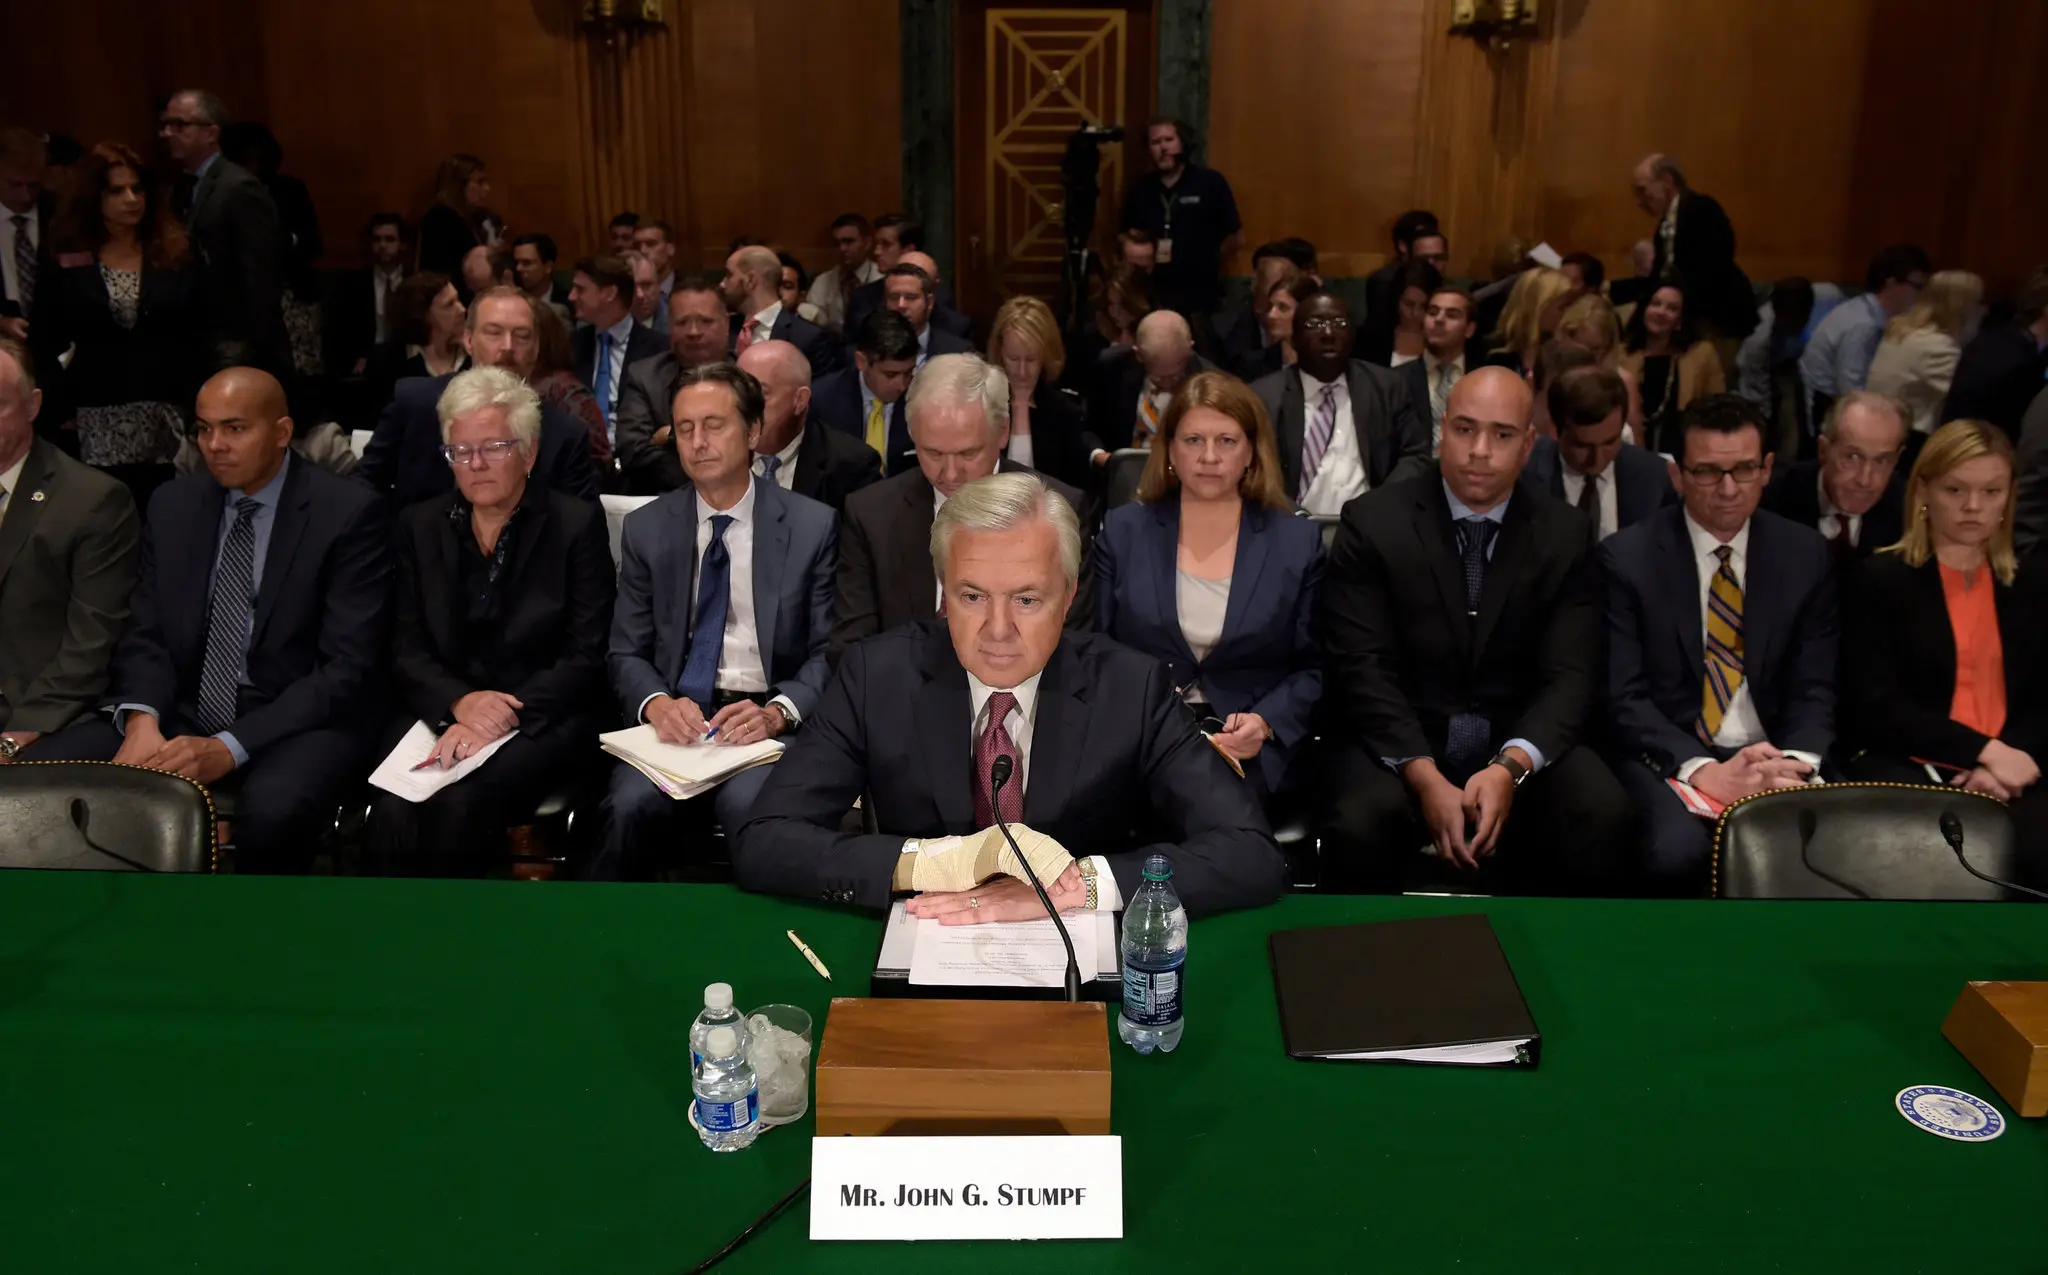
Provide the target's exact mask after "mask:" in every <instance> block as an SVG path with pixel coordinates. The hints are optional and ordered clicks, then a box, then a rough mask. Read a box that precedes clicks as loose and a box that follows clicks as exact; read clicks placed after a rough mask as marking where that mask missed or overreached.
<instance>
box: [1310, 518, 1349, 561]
mask: <svg viewBox="0 0 2048 1275" xmlns="http://www.w3.org/2000/svg"><path fill="white" fill-rule="evenodd" d="M1306 517H1307V518H1308V520H1309V521H1310V522H1312V523H1314V524H1315V525H1316V527H1317V529H1318V530H1320V531H1321V532H1322V533H1323V552H1324V553H1328V552H1329V551H1330V544H1331V542H1332V541H1334V540H1336V538H1337V528H1339V527H1341V526H1343V525H1344V516H1343V515H1342V514H1308V515H1306Z"/></svg>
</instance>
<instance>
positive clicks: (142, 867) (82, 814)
mask: <svg viewBox="0 0 2048 1275" xmlns="http://www.w3.org/2000/svg"><path fill="white" fill-rule="evenodd" d="M91 818H92V811H91V810H89V809H87V808H86V804H85V799H84V798H82V797H73V798H72V799H71V826H72V827H74V828H76V829H78V839H79V840H80V841H83V842H85V848H86V849H88V850H97V851H98V852H99V853H101V854H103V855H105V856H107V857H108V858H109V859H114V860H118V861H119V862H121V863H125V864H127V865H128V866H129V867H131V868H133V869H135V870H136V871H137V872H155V871H156V869H155V868H152V867H150V866H149V865H148V864H146V863H137V862H136V861H135V860H133V859H131V858H129V857H128V856H127V855H125V854H116V853H115V852H114V851H112V850H109V849H107V848H106V847H105V846H103V845H101V844H100V843H98V842H97V841H94V840H93V839H92V837H91V836H90V835H88V834H87V833H86V830H85V825H86V824H87V823H88V822H89V821H90V820H91Z"/></svg>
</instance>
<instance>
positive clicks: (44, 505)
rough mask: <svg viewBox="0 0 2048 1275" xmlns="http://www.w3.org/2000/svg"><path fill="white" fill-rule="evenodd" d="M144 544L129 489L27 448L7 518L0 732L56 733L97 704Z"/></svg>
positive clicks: (0, 549) (3, 518) (49, 448)
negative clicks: (26, 454) (29, 731)
mask: <svg viewBox="0 0 2048 1275" xmlns="http://www.w3.org/2000/svg"><path fill="white" fill-rule="evenodd" d="M141 543H142V524H141V521H140V520H139V519H137V518H136V516H135V501H134V500H133V499H132V498H131V497H130V496H129V494H128V488H127V487H125V486H123V485H122V484H120V483H118V482H116V481H115V480H113V479H112V478H109V477H107V476H106V475H105V474H103V473H101V472H100V471H99V470H97V469H94V468H92V467H91V466H89V465H82V464H80V463H79V462H77V461H75V460H73V459H71V458H70V457H69V456H66V455H65V454H64V453H63V452H62V451H60V450H58V448H57V447H56V445H55V444H53V443H50V442H47V441H45V440H43V439H40V438H39V439H37V440H35V441H34V442H32V443H30V444H29V449H28V458H27V459H26V460H25V461H24V462H23V463H22V467H21V477H20V479H19V481H18V483H17V485H16V487H15V491H14V494H13V495H12V496H9V497H8V498H7V508H6V510H5V512H4V514H0V730H17V731H21V730H32V731H36V732H37V733H39V734H44V735H48V734H53V733H54V732H56V731H59V730H62V729H63V728H64V727H65V726H67V725H69V724H70V723H71V719H73V718H74V717H77V716H78V715H79V714H80V713H83V712H86V711H87V710H89V709H91V708H92V707H93V706H94V705H96V704H98V703H99V702H100V696H101V695H102V694H104V693H105V691H106V689H107V668H108V665H109V664H110V663H111V661H112V660H113V658H114V644H115V643H116V642H117V641H119V640H120V637H121V632H122V630H123V629H125V628H126V627H127V624H128V603H129V595H130V594H131V593H132V592H133V591H134V589H135V565H136V556H137V554H138V552H139V550H140V548H141Z"/></svg>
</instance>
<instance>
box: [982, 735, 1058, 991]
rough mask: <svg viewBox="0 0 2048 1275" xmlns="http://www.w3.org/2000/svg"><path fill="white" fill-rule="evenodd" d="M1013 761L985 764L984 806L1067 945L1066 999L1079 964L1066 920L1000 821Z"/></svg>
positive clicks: (1001, 820) (1007, 829) (1014, 764)
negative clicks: (1005, 788)
mask: <svg viewBox="0 0 2048 1275" xmlns="http://www.w3.org/2000/svg"><path fill="white" fill-rule="evenodd" d="M1015 769H1016V763H1014V762H1012V761H1011V760H1010V759H1009V758H1008V757H998V758H996V759H995V760H994V761H993V762H990V763H989V768H988V808H989V812H990V813H991V814H993V815H994V816H995V817H996V827H998V828H1000V829H1002V833H1003V840H1005V841H1007V842H1009V843H1010V853H1011V854H1014V855H1016V856H1017V862H1018V863H1021V864H1023V865H1024V876H1025V877H1026V878H1027V879H1028V880H1029V881H1030V882H1031V888H1032V889H1034V890H1036V891H1038V901H1039V902H1040V903H1043V904H1044V905H1045V914H1046V915H1047V916H1049V917H1051V918H1052V923H1053V927H1054V928H1055V929H1057V930H1059V932H1060V942H1062V943H1064V944H1066V945H1067V999H1068V1000H1069V1001H1078V1000H1080V999H1081V964H1080V962H1078V961H1076V960H1075V959H1074V939H1073V936H1072V935H1070V934H1068V933H1067V923H1066V922H1065V921H1062V920H1060V912H1059V909H1058V908H1056V907H1054V906H1053V905H1052V896H1051V895H1049V894H1047V893H1046V892H1045V884H1044V883H1043V882H1041V881H1040V880H1039V879H1038V870H1037V869H1036V868H1034V867H1032V866H1031V860H1029V859H1027V858H1025V857H1024V852H1023V851H1022V850H1020V849H1018V848H1017V838H1015V837H1013V836H1011V835H1010V825H1009V824H1006V823H1004V822H1003V803H1002V802H1001V801H1000V800H999V798H1000V797H1001V796H1002V793H1003V785H1004V784H1006V783H1009V782H1010V775H1011V772H1013V771H1014V770H1015Z"/></svg>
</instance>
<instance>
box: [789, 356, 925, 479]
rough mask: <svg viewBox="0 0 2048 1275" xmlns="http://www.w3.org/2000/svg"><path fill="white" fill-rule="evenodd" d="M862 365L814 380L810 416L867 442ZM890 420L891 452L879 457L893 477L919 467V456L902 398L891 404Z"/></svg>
mask: <svg viewBox="0 0 2048 1275" xmlns="http://www.w3.org/2000/svg"><path fill="white" fill-rule="evenodd" d="M861 401H862V400H861V385H860V368H859V367H858V366H857V365H856V366H854V367H847V368H841V369H840V370H839V371H837V372H834V373H832V374H831V375H830V376H825V377H820V378H819V379H818V380H815V381H813V382H811V419H812V420H814V421H819V422H821V423H823V424H825V425H828V426H830V427H831V428H833V429H835V430H838V431H839V432H840V433H842V434H849V435H852V436H853V437H854V438H857V439H859V440H860V441H861V445H862V446H863V447H865V446H866V445H867V438H868V424H867V418H866V417H865V416H863V415H862V414H861ZM886 416H887V419H888V421H889V444H888V449H887V450H888V456H887V457H886V458H884V457H876V461H877V463H879V464H881V466H882V470H883V472H884V473H886V474H887V475H889V476H890V477H892V478H893V477H894V476H896V475H897V474H900V473H902V472H903V471H904V470H906V469H915V468H917V457H916V455H915V454H914V449H913V448H912V447H911V445H910V421H909V419H908V418H907V417H906V416H904V414H903V400H902V399H900V398H899V399H897V400H896V401H895V402H893V403H891V404H889V406H888V411H887V413H886Z"/></svg>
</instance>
